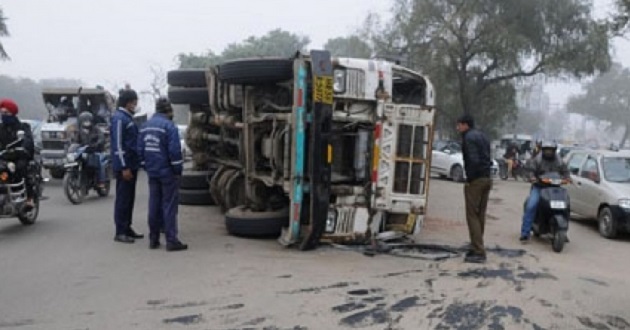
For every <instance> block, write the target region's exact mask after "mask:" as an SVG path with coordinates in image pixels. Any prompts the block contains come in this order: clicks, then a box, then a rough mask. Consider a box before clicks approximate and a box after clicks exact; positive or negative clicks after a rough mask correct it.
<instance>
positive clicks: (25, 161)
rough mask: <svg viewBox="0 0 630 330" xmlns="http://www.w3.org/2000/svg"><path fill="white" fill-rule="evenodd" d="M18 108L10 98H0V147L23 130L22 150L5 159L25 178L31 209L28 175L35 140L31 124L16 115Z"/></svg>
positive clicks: (31, 183)
mask: <svg viewBox="0 0 630 330" xmlns="http://www.w3.org/2000/svg"><path fill="white" fill-rule="evenodd" d="M18 111H19V108H18V105H17V103H15V102H14V101H13V100H11V99H2V100H0V115H1V117H0V148H2V149H4V148H5V147H6V146H7V145H8V144H10V143H12V142H14V141H15V140H17V138H18V136H17V132H18V131H23V132H24V138H23V141H22V148H23V151H15V152H12V153H10V154H5V156H4V157H5V158H6V159H7V160H10V161H13V162H15V168H16V172H17V175H18V176H19V177H20V178H24V179H26V180H25V182H26V198H27V201H26V204H25V206H26V208H27V209H31V208H33V206H34V203H33V198H34V195H35V191H34V189H33V188H34V187H33V186H34V184H33V182H32V180H31V179H30V178H29V176H28V166H29V162H30V161H31V160H33V158H34V155H35V142H34V140H33V132H32V131H31V126H30V125H29V124H27V123H22V122H20V120H19V119H18V117H17V114H18Z"/></svg>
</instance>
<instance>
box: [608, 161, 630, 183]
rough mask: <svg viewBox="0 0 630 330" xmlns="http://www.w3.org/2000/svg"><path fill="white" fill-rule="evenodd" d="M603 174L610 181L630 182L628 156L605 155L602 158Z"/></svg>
mask: <svg viewBox="0 0 630 330" xmlns="http://www.w3.org/2000/svg"><path fill="white" fill-rule="evenodd" d="M602 167H603V169H604V176H605V177H606V180H608V181H610V182H630V158H621V157H605V158H604V159H603V160H602Z"/></svg>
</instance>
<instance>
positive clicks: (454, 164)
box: [431, 140, 499, 182]
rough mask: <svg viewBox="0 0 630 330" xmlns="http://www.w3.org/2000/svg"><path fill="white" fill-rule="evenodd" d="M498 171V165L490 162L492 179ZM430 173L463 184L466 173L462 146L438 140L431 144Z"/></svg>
mask: <svg viewBox="0 0 630 330" xmlns="http://www.w3.org/2000/svg"><path fill="white" fill-rule="evenodd" d="M498 171H499V165H498V163H497V162H496V161H495V160H494V159H493V160H492V177H495V176H496V175H497V173H498ZM431 172H432V173H433V174H437V175H439V176H440V177H441V178H448V179H452V180H453V181H455V182H464V181H465V180H466V172H465V171H464V156H463V154H462V145H461V143H460V142H457V141H444V140H441V141H440V140H438V141H435V142H434V143H433V151H432V158H431Z"/></svg>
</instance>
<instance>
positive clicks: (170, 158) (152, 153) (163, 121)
mask: <svg viewBox="0 0 630 330" xmlns="http://www.w3.org/2000/svg"><path fill="white" fill-rule="evenodd" d="M138 154H139V155H140V161H141V162H142V164H143V166H144V169H145V170H146V171H147V174H148V175H149V177H150V178H166V177H172V176H175V175H181V174H182V170H183V168H184V159H183V158H182V147H181V143H180V141H179V131H178V130H177V127H176V126H175V124H174V123H173V121H171V120H170V119H168V117H166V116H165V115H163V114H161V113H156V114H154V115H153V117H151V119H149V121H147V122H146V123H145V124H144V125H143V126H142V128H141V129H140V138H139V139H138Z"/></svg>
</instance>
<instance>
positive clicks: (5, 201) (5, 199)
mask: <svg viewBox="0 0 630 330" xmlns="http://www.w3.org/2000/svg"><path fill="white" fill-rule="evenodd" d="M17 135H18V139H17V140H15V141H14V142H12V143H9V144H8V145H7V146H6V147H5V149H4V150H0V218H15V217H17V218H18V219H19V220H20V223H22V224H23V225H25V226H30V225H32V224H34V223H35V221H36V220H37V216H38V215H39V201H40V197H41V191H42V189H41V184H42V182H43V181H42V180H37V179H35V180H32V179H30V180H32V184H33V190H34V192H35V196H33V207H32V208H28V207H26V201H27V195H26V182H27V181H26V180H29V178H21V177H20V176H19V175H18V173H17V168H16V164H15V163H14V162H13V161H11V160H7V159H5V156H6V155H7V154H9V153H10V152H23V151H24V148H22V147H17V145H19V144H20V143H22V141H23V140H24V131H18V133H17ZM32 163H33V162H31V164H29V168H28V175H30V176H33V174H34V176H35V177H37V175H36V173H34V172H33V168H32V166H31V165H32ZM39 178H40V179H41V173H40V176H39Z"/></svg>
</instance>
